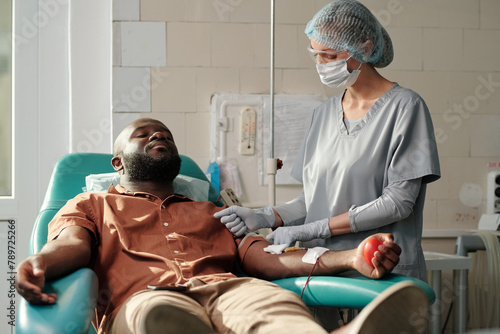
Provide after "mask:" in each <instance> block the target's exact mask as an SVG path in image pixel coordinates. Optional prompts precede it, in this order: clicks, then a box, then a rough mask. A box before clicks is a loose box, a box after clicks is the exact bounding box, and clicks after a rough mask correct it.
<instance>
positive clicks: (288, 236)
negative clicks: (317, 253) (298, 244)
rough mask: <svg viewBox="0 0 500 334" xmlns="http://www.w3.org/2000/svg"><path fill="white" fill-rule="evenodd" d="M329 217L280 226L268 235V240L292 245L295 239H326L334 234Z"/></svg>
mask: <svg viewBox="0 0 500 334" xmlns="http://www.w3.org/2000/svg"><path fill="white" fill-rule="evenodd" d="M328 222H329V219H328V218H325V219H321V220H318V221H315V222H312V223H307V224H304V225H299V226H284V227H278V228H277V229H276V230H275V231H274V232H272V233H270V234H268V235H267V236H266V239H267V241H269V243H271V244H274V245H282V244H287V245H289V246H290V245H292V244H294V243H295V241H309V240H313V239H326V238H329V237H331V236H332V233H331V232H330V227H329V225H328Z"/></svg>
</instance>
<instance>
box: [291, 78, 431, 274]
mask: <svg viewBox="0 0 500 334" xmlns="http://www.w3.org/2000/svg"><path fill="white" fill-rule="evenodd" d="M291 175H292V177H294V178H295V179H296V180H298V181H299V182H302V184H303V187H304V193H303V201H304V202H305V208H306V217H305V223H306V224H307V223H309V222H314V221H317V220H319V219H323V218H327V217H334V216H337V215H340V214H342V213H345V212H349V219H350V225H351V231H353V233H349V234H344V235H339V236H332V237H331V238H329V239H321V240H320V239H317V240H313V241H310V242H307V243H305V245H306V246H308V247H313V246H323V247H328V248H330V249H333V250H344V249H352V248H355V247H357V246H358V245H359V243H360V242H361V241H362V240H363V239H364V238H366V237H368V236H370V235H372V234H374V233H380V232H386V233H392V234H393V235H394V239H395V242H396V243H398V244H399V245H400V246H401V248H402V250H403V252H402V254H401V258H400V263H399V264H398V265H397V266H396V268H395V270H394V272H396V273H400V274H404V275H409V276H413V277H417V278H420V279H423V280H425V260H424V257H423V252H422V246H421V238H422V213H423V206H424V200H425V191H426V185H427V183H429V182H432V181H435V180H437V179H438V178H439V177H440V167H439V158H438V153H437V148H436V141H435V137H434V130H433V126H432V121H431V117H430V113H429V110H428V108H427V106H426V104H425V102H424V101H423V100H422V99H421V98H420V96H419V95H418V94H416V93H415V92H413V91H412V90H409V89H406V88H403V87H401V86H399V85H398V84H397V83H396V84H394V85H393V87H392V88H391V89H390V90H388V91H387V92H386V93H385V94H384V95H382V96H381V97H380V98H379V99H378V100H377V101H376V102H375V103H374V104H373V106H372V107H371V108H370V110H369V111H368V113H367V114H366V115H365V117H364V118H363V119H361V120H360V121H359V122H356V123H354V124H353V126H352V127H351V128H350V130H349V131H348V130H347V128H346V124H345V123H344V119H343V110H342V95H338V96H335V97H332V98H331V99H329V100H328V101H326V102H325V103H323V104H322V105H321V106H319V107H318V108H317V109H316V110H315V111H314V114H313V117H312V120H311V124H310V127H309V129H308V131H307V133H306V136H305V138H304V141H303V143H302V147H301V150H300V152H299V155H298V158H297V160H296V162H295V164H294V166H293V169H292V172H291ZM285 224H286V222H285ZM292 224H293V223H292ZM287 225H288V224H287Z"/></svg>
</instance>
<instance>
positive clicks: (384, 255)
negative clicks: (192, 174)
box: [16, 118, 426, 334]
mask: <svg viewBox="0 0 500 334" xmlns="http://www.w3.org/2000/svg"><path fill="white" fill-rule="evenodd" d="M111 164H112V165H113V167H114V169H115V170H117V171H118V172H119V173H120V185H116V186H113V185H111V186H110V187H109V190H108V193H82V194H80V195H78V196H76V197H75V198H74V199H72V200H70V201H68V203H67V204H66V205H65V206H64V207H63V208H62V209H61V210H60V211H59V212H58V214H57V215H56V216H55V217H54V219H53V220H52V222H51V223H50V225H49V235H48V240H49V242H48V243H47V244H46V245H45V246H44V247H43V249H42V250H41V251H40V252H39V253H38V254H35V255H32V256H30V257H28V258H27V259H26V260H24V261H23V262H22V263H20V264H19V266H18V269H17V283H16V284H17V289H18V291H19V293H20V294H21V295H22V296H23V297H24V298H25V299H26V300H28V302H30V303H32V304H40V305H49V304H53V303H56V298H57V296H56V295H55V294H52V293H44V292H42V289H43V287H44V281H45V280H47V279H52V278H57V277H61V276H64V275H67V274H69V273H70V272H72V271H74V270H76V269H78V268H81V267H90V268H91V269H92V270H94V271H95V273H96V274H97V276H98V280H99V296H100V297H103V296H105V297H106V296H107V297H108V298H99V301H98V303H97V308H96V313H95V314H96V317H95V319H94V321H93V324H94V326H95V328H96V329H97V331H98V333H109V332H113V333H115V334H124V333H197V334H199V333H283V332H287V333H325V330H324V329H323V328H322V327H321V326H320V325H318V324H317V323H316V322H315V321H314V320H313V318H312V317H311V315H310V314H309V311H308V309H307V307H306V306H305V305H304V304H303V302H302V301H301V299H300V298H299V296H297V295H296V294H295V293H293V292H290V291H287V290H284V289H282V288H280V287H278V286H277V285H275V284H273V283H270V282H268V281H267V280H272V279H278V278H283V277H285V276H307V275H308V274H309V273H310V272H311V269H312V268H313V265H311V264H308V263H304V262H302V256H303V255H304V253H305V250H299V251H295V252H288V253H283V254H281V255H273V254H269V253H267V252H265V251H264V250H263V249H264V248H265V247H267V246H269V243H268V242H267V241H266V240H265V238H262V237H259V236H247V237H246V238H237V237H234V236H233V235H232V233H231V232H229V231H228V230H227V229H226V227H225V225H224V224H222V223H220V221H219V220H216V219H215V218H214V217H213V214H214V213H215V212H217V211H219V210H221V208H219V207H217V206H215V205H214V204H212V203H211V202H194V201H192V200H190V199H189V198H186V197H184V196H181V195H176V194H174V189H173V180H174V178H175V177H176V175H177V174H178V172H179V168H180V158H179V155H178V152H177V148H176V145H175V143H174V139H173V137H172V133H171V132H170V131H169V129H168V128H167V127H166V126H165V125H164V124H163V123H161V122H160V121H157V120H153V119H146V118H144V119H139V120H136V121H134V122H132V123H131V124H130V125H128V126H127V127H126V128H125V129H124V130H123V131H122V132H121V133H120V135H119V136H118V138H117V140H116V142H115V145H114V157H113V159H112V160H111ZM376 237H377V238H378V239H379V240H381V241H383V246H381V247H380V248H379V251H378V252H377V253H376V258H375V259H374V260H373V265H374V266H370V265H369V264H368V263H367V262H365V260H364V257H363V252H362V249H363V246H364V243H365V242H363V243H361V244H360V245H359V247H358V248H357V249H353V250H350V251H328V252H326V253H324V254H323V255H322V256H321V257H320V258H319V260H318V263H317V266H316V268H315V269H314V275H335V274H337V273H339V272H342V271H345V270H350V269H355V270H357V271H359V272H360V273H361V274H363V275H366V276H368V277H371V278H380V277H382V276H383V275H385V274H386V273H388V272H390V271H391V270H392V269H393V268H394V266H395V265H396V264H397V263H398V261H399V254H400V252H401V250H400V247H399V246H398V245H396V244H394V243H393V241H392V236H391V235H388V234H379V235H376ZM237 261H238V262H239V264H240V265H241V267H242V268H243V269H244V271H245V272H246V273H247V274H248V275H251V276H253V277H237V276H235V275H233V274H232V273H231V270H232V269H233V268H234V266H235V264H236V262H237ZM255 277H258V278H255ZM148 286H161V287H162V288H163V289H167V290H154V289H152V288H149V289H148ZM173 290H182V291H173ZM406 290H408V289H405V288H402V289H399V293H401V291H403V292H404V291H406ZM410 290H411V288H410ZM397 294H398V293H395V294H391V295H390V296H389V298H388V299H387V298H385V299H384V301H387V300H390V299H391V296H393V295H397ZM424 297H425V296H424ZM332 298H335V296H332ZM425 299H426V297H425ZM376 300H377V299H376ZM382 304H384V302H382ZM387 305H389V306H390V305H391V303H388V304H387ZM392 305H393V306H395V307H394V310H391V311H390V312H397V311H401V309H402V308H404V306H403V305H394V303H392ZM384 307H386V306H385V304H384V305H381V306H380V307H376V308H375V309H376V310H378V309H381V308H382V309H383V308H384ZM362 313H363V312H362ZM375 313H376V312H375ZM395 316H396V315H395V314H392V317H395ZM357 318H360V319H361V318H362V317H360V316H358V317H356V318H355V320H354V321H352V322H351V323H350V324H349V325H347V326H345V327H342V328H340V329H339V330H341V331H342V330H352V329H353V328H354V326H358V327H356V328H357V329H355V331H356V332H363V331H362V330H360V328H362V326H365V325H366V326H369V327H373V326H375V325H378V326H382V327H381V328H383V329H381V330H375V332H380V333H382V332H387V322H386V321H379V320H380V319H378V320H377V319H375V318H370V314H367V315H366V316H364V318H363V319H361V320H359V321H363V322H364V325H360V324H358V325H356V324H355V323H356V320H357ZM370 319H371V320H370ZM373 319H375V320H373ZM407 319H408V318H407ZM359 321H358V322H359ZM370 321H372V322H371V323H370ZM372 329H373V328H372Z"/></svg>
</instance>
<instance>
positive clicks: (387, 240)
mask: <svg viewBox="0 0 500 334" xmlns="http://www.w3.org/2000/svg"><path fill="white" fill-rule="evenodd" d="M372 237H374V238H376V239H378V240H380V241H381V242H382V245H380V246H379V248H378V251H376V252H375V257H374V258H373V259H372V265H373V266H372V265H370V264H369V263H368V262H366V260H365V256H364V254H363V249H364V247H365V243H366V241H367V240H368V239H369V238H372ZM369 238H366V239H365V240H363V241H362V242H361V243H360V244H359V246H358V248H357V249H356V255H355V257H354V261H353V264H352V267H353V268H354V269H356V270H357V271H359V272H360V273H361V274H363V275H365V276H367V277H371V278H380V277H382V276H384V275H385V274H387V273H390V272H391V271H392V269H394V267H395V266H396V265H397V264H398V263H399V255H400V254H401V247H399V246H398V245H397V244H395V243H394V238H393V236H392V234H387V233H379V234H375V235H373V236H370V237H369Z"/></svg>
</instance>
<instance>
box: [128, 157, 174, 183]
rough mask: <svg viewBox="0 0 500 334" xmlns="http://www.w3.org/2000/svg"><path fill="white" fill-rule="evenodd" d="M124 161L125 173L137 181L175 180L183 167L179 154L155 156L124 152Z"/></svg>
mask: <svg viewBox="0 0 500 334" xmlns="http://www.w3.org/2000/svg"><path fill="white" fill-rule="evenodd" d="M122 161H123V167H124V169H125V173H126V174H127V175H128V176H129V177H130V178H131V179H133V180H136V181H159V182H164V181H173V180H174V179H175V177H176V176H177V175H178V174H179V170H180V168H181V158H180V157H179V156H178V155H172V156H160V157H158V158H153V157H150V156H149V155H147V154H144V153H128V154H125V153H124V154H123V156H122Z"/></svg>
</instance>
